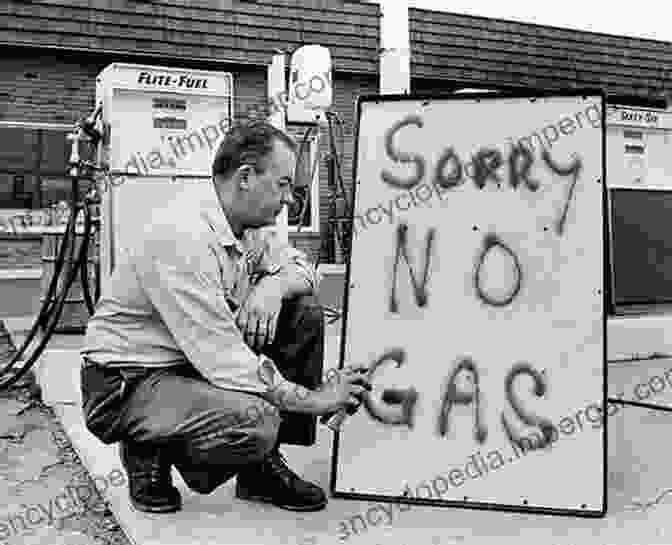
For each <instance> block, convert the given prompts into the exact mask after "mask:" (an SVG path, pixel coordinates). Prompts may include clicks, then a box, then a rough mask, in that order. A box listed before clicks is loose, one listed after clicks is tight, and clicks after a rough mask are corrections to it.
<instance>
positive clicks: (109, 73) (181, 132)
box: [96, 63, 286, 289]
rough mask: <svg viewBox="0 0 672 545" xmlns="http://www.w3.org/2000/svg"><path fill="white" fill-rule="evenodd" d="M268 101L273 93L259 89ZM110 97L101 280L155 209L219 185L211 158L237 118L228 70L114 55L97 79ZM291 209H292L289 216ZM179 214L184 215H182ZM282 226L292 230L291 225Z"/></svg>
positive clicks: (100, 97)
mask: <svg viewBox="0 0 672 545" xmlns="http://www.w3.org/2000/svg"><path fill="white" fill-rule="evenodd" d="M259 100H261V101H264V100H266V97H259ZM101 102H102V104H103V111H102V112H103V113H102V120H103V126H104V137H103V142H102V145H101V148H100V151H99V160H100V162H101V163H102V164H103V165H106V166H107V167H108V168H109V172H110V175H109V177H108V179H107V181H106V182H105V183H104V184H103V186H104V187H102V191H101V192H102V198H103V203H102V207H101V215H102V236H101V281H102V284H103V289H104V285H105V282H106V280H107V279H108V278H109V276H110V275H111V274H112V271H113V270H114V266H115V262H116V261H117V260H118V258H119V255H120V253H121V252H123V251H124V250H125V247H126V245H127V244H128V242H129V241H130V240H132V239H133V236H134V235H135V234H136V233H137V232H138V229H139V228H141V227H142V226H143V225H144V224H145V223H146V222H147V221H148V220H149V219H150V218H151V215H152V211H153V210H156V209H157V208H160V207H161V206H163V205H164V204H165V203H167V202H168V200H169V199H171V198H174V197H175V196H176V195H178V194H179V192H181V191H183V190H185V185H186V186H188V189H187V190H188V191H199V192H203V194H204V195H209V194H210V193H212V196H213V198H216V197H215V196H214V192H212V189H211V187H212V186H211V184H212V180H211V165H212V160H213V158H214V154H215V152H216V151H217V147H218V145H219V143H220V141H221V140H222V138H223V137H224V135H225V133H226V131H227V130H228V128H229V127H230V126H231V120H232V119H233V109H234V104H233V77H232V75H231V74H230V73H227V72H213V71H204V70H190V69H179V68H166V67H159V66H144V65H136V64H122V63H114V64H111V65H109V66H107V67H106V68H105V69H104V70H103V71H102V72H101V73H100V74H99V76H98V78H97V80H96V103H97V104H100V103H101ZM284 217H286V215H285V216H284ZM176 221H179V218H176ZM281 221H282V218H281V219H280V220H279V225H278V226H277V228H278V229H279V230H280V231H283V230H284V231H286V222H285V225H281V224H280V222H281Z"/></svg>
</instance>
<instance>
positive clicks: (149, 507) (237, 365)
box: [82, 122, 371, 513]
mask: <svg viewBox="0 0 672 545" xmlns="http://www.w3.org/2000/svg"><path fill="white" fill-rule="evenodd" d="M295 163H296V149H295V144H294V142H293V140H292V139H291V138H290V137H288V136H287V135H286V134H285V133H284V132H282V131H280V130H278V129H276V128H274V127H273V126H271V125H269V124H267V123H265V122H255V123H252V124H247V125H242V126H238V127H235V128H233V129H231V130H230V131H229V133H228V134H227V135H226V137H225V138H224V140H223V141H222V143H221V145H220V147H219V149H218V150H217V153H216V155H215V159H214V162H213V167H212V176H213V180H212V186H211V194H209V195H203V194H201V195H200V196H199V192H198V191H189V188H188V186H186V188H185V190H184V192H183V193H181V194H180V195H179V196H178V197H177V198H175V199H174V200H173V201H171V202H170V203H169V204H168V206H166V207H162V208H161V209H159V210H152V214H151V217H150V220H149V223H148V224H147V225H146V227H145V228H144V229H143V230H142V232H138V233H137V238H136V239H135V240H134V241H133V242H134V243H133V244H132V245H131V247H130V248H128V249H127V251H126V252H124V254H125V255H124V256H122V257H121V259H120V260H119V262H118V263H117V265H116V268H115V270H114V272H113V275H112V277H111V280H110V282H109V285H108V286H106V289H105V290H104V291H103V294H102V297H101V298H100V300H99V302H98V303H97V305H96V312H95V315H94V316H93V317H92V318H91V320H90V321H89V324H88V327H87V332H86V339H85V344H84V348H83V349H82V357H83V364H82V402H83V412H84V416H85V420H86V424H87V427H88V429H89V430H90V431H91V432H92V433H93V434H94V435H95V436H96V437H98V438H99V439H100V440H101V441H103V442H104V443H106V444H111V443H116V442H119V443H120V456H121V460H122V463H123V465H124V467H125V469H126V471H127V473H128V477H129V488H130V497H131V503H132V505H133V506H134V507H135V508H136V509H139V510H142V511H147V512H153V513H165V512H174V511H177V510H179V509H180V508H181V498H180V494H179V491H178V490H177V488H175V487H174V486H173V483H172V479H171V468H172V466H174V467H175V468H177V470H178V471H179V473H180V474H181V475H182V477H183V479H184V481H185V482H186V484H187V485H188V486H189V488H191V489H192V490H194V491H196V492H199V493H202V494H208V493H210V492H212V491H213V490H215V489H216V488H217V487H218V486H219V485H221V484H222V483H225V482H226V481H228V480H229V479H230V478H231V477H233V476H234V475H235V476H237V479H236V481H237V482H236V497H238V498H241V499H246V500H253V501H263V502H269V503H272V504H274V505H277V506H278V507H281V508H284V509H289V510H295V511H312V510H318V509H322V508H323V507H324V506H325V505H326V503H327V500H326V496H325V494H324V491H323V490H322V489H321V488H319V487H318V486H316V485H314V484H312V483H309V482H307V481H305V480H303V479H301V478H300V477H299V476H298V475H296V474H295V473H294V472H293V471H292V470H291V469H290V468H289V467H288V466H287V463H286V461H285V459H284V458H283V456H282V454H281V453H280V450H279V448H278V446H279V444H281V443H285V444H294V445H305V446H310V445H313V444H314V443H315V436H316V425H317V422H316V416H319V415H323V414H328V413H330V412H334V411H337V410H339V409H341V408H348V407H349V406H351V405H355V404H356V403H357V402H358V401H359V400H360V399H361V396H362V394H363V393H364V392H365V391H367V390H370V389H371V385H370V384H369V383H368V382H367V380H366V372H365V370H364V369H362V368H359V367H352V368H349V369H347V370H343V371H341V372H340V374H339V375H338V376H337V377H336V380H330V381H328V382H327V383H323V382H322V371H323V343H324V318H323V315H322V311H321V307H320V306H319V305H318V303H317V300H316V297H315V294H316V290H317V288H318V283H319V278H318V275H317V272H316V271H315V270H314V267H313V266H312V265H311V264H310V263H309V262H308V261H307V260H306V258H305V256H304V255H303V254H302V253H301V252H299V251H297V250H296V249H294V248H292V247H291V246H286V245H283V244H281V243H280V242H279V240H278V239H277V238H276V237H275V236H274V234H273V233H268V232H260V231H259V228H261V227H264V226H269V225H272V224H274V223H275V219H276V217H277V215H278V214H279V213H280V211H281V209H282V207H283V205H287V204H291V203H292V181H293V173H294V169H295ZM148 205H149V204H148Z"/></svg>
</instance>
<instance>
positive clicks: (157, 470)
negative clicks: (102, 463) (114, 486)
mask: <svg viewBox="0 0 672 545" xmlns="http://www.w3.org/2000/svg"><path fill="white" fill-rule="evenodd" d="M119 451H120V457H121V462H122V464H123V465H124V469H126V473H127V474H128V489H129V495H130V499H131V504H132V505H133V507H135V508H136V509H137V510H138V511H144V512H146V513H174V512H176V511H179V510H180V509H181V508H182V498H181V496H180V492H179V490H178V489H177V488H175V487H174V486H173V479H172V477H171V474H170V468H171V463H170V461H168V460H167V459H166V454H167V453H168V451H167V449H165V448H160V447H157V446H154V445H147V444H142V443H133V442H123V441H122V442H121V446H120V449H119Z"/></svg>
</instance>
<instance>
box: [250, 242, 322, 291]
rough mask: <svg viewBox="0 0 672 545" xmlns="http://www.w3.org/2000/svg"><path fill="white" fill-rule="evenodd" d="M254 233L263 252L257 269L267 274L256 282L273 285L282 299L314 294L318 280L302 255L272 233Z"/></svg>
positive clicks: (317, 288) (316, 274) (313, 267)
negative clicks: (259, 241) (260, 239)
mask: <svg viewBox="0 0 672 545" xmlns="http://www.w3.org/2000/svg"><path fill="white" fill-rule="evenodd" d="M258 233H259V234H258V236H260V237H261V238H262V244H263V249H264V251H263V256H262V264H261V269H262V271H270V274H267V275H265V276H264V277H263V278H262V279H261V280H260V282H259V283H262V282H263V283H264V284H265V285H269V286H273V287H274V288H275V289H277V290H278V291H279V292H280V293H281V294H282V297H283V299H285V300H287V299H292V298H294V297H297V296H301V295H317V293H318V290H319V286H320V282H321V280H322V278H321V275H320V273H319V272H318V271H317V269H316V268H315V266H314V265H313V264H312V263H310V261H309V260H308V258H307V256H306V254H305V253H303V252H302V251H300V250H297V249H296V248H294V247H293V246H292V245H291V244H284V243H282V242H280V239H279V237H278V235H277V233H275V232H274V231H270V232H258Z"/></svg>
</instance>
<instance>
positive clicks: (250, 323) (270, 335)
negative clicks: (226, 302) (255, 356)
mask: <svg viewBox="0 0 672 545" xmlns="http://www.w3.org/2000/svg"><path fill="white" fill-rule="evenodd" d="M283 296H284V293H283V292H282V290H281V289H280V286H279V285H278V284H275V283H272V282H263V281H261V282H259V283H258V284H257V285H256V286H255V287H254V289H253V290H252V291H251V292H250V294H249V296H248V297H247V299H246V300H245V302H244V303H243V304H242V305H241V306H240V309H239V312H238V317H237V318H236V325H237V326H238V327H239V328H240V331H241V333H242V334H243V337H244V338H245V342H246V343H247V344H248V345H249V346H250V348H252V349H253V350H256V351H257V352H260V351H261V350H262V349H263V348H264V346H266V345H269V344H271V343H272V342H273V340H274V339H275V333H276V331H277V327H278V317H279V316H280V310H281V309H282V299H283Z"/></svg>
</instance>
